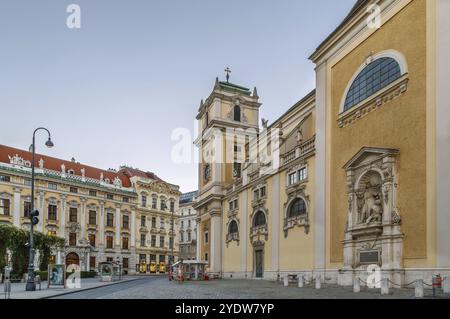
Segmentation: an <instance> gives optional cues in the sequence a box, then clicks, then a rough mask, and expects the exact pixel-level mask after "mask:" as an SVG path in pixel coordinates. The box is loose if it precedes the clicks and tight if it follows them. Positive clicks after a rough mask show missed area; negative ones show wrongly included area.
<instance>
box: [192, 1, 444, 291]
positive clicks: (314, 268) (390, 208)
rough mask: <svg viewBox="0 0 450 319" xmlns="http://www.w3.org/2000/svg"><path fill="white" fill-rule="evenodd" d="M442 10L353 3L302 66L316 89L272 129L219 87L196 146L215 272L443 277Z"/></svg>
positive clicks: (203, 220)
mask: <svg viewBox="0 0 450 319" xmlns="http://www.w3.org/2000/svg"><path fill="white" fill-rule="evenodd" d="M449 9H450V8H449V3H448V2H447V1H445V0H444V1H442V0H436V1H425V0H379V1H369V0H367V1H366V0H359V1H357V2H356V4H355V6H354V7H353V8H352V10H351V12H350V13H349V15H348V16H347V17H346V18H345V19H344V20H343V22H342V23H341V24H340V25H339V27H338V28H337V29H336V30H335V31H334V32H333V33H332V34H330V36H329V37H327V39H326V40H325V41H323V42H322V43H321V44H320V46H319V47H318V48H317V49H316V50H315V52H314V53H313V54H312V55H311V57H310V59H311V60H312V61H313V62H314V63H315V64H316V90H315V91H313V92H311V93H310V94H308V95H307V96H306V97H305V98H303V99H302V100H301V101H299V102H298V103H297V104H296V105H294V106H293V107H291V108H290V109H289V110H288V111H287V112H286V113H285V114H284V115H283V116H281V117H280V118H279V119H278V120H276V121H275V122H274V123H273V124H271V125H270V126H268V125H267V121H265V120H263V121H262V127H259V125H258V124H259V123H258V122H259V117H258V110H259V107H260V104H259V102H258V100H259V97H258V94H257V92H256V89H255V90H254V92H253V93H251V92H250V91H249V90H248V89H246V88H243V87H240V86H237V85H234V84H231V83H228V82H218V81H216V85H215V87H214V89H213V92H212V93H211V95H210V96H209V97H208V99H207V100H206V102H202V104H201V107H200V109H199V113H198V116H197V119H198V121H199V129H200V132H199V133H200V134H199V136H200V137H199V138H198V139H197V140H196V144H197V146H198V147H199V150H200V157H201V159H202V161H201V164H200V167H199V172H200V174H199V196H198V198H197V204H196V208H197V210H198V212H199V227H198V232H199V233H198V238H199V241H198V242H199V244H198V249H199V251H200V253H199V257H200V258H201V259H203V260H207V261H208V262H209V268H210V269H209V270H210V272H211V273H215V274H219V275H221V276H224V277H233V278H258V277H261V278H267V279H277V278H280V277H281V276H286V275H289V274H304V275H307V276H315V275H317V274H319V275H320V276H321V280H323V281H327V282H335V283H339V284H342V285H351V284H352V282H353V280H354V279H355V277H356V276H358V277H362V278H364V277H366V276H367V275H368V272H367V268H368V266H370V265H376V266H377V267H379V269H380V271H381V273H382V274H383V276H387V277H388V278H389V279H390V280H391V281H393V282H395V283H403V282H405V281H409V280H412V279H416V278H423V279H426V280H428V281H429V280H430V277H431V276H432V275H433V274H438V273H439V274H441V275H442V274H449V273H450V250H449V248H448V244H447V243H448V242H449V240H450V237H449V235H448V234H449V232H448V230H449V229H450V216H449V213H448V212H449V211H448V207H449V204H450V203H449V199H448V196H447V192H448V189H450V185H449V179H448V176H450V164H449V163H450V151H449V150H450V145H449V144H450V143H449V140H450V137H449V130H448V126H449V118H450V116H449V115H450V114H449V113H450V107H449V105H448V101H449V100H450V99H449V93H448V90H446V89H445V87H446V86H448V75H449V74H450V71H449V65H448V62H447V61H446V60H445V57H446V56H449V53H450V52H449V43H448V40H447V38H446V36H445V35H446V34H448V31H449V27H450V26H449V22H448V19H446V17H445V14H444V12H449ZM446 10H447V11H446ZM230 136H231V137H230ZM266 136H267V137H266ZM266 142H267V143H266ZM255 148H256V149H258V150H259V152H258V155H257V160H256V161H254V160H253V159H254V158H253V157H252V149H255ZM261 150H262V152H261ZM249 153H250V155H249ZM265 154H267V156H266V155H265Z"/></svg>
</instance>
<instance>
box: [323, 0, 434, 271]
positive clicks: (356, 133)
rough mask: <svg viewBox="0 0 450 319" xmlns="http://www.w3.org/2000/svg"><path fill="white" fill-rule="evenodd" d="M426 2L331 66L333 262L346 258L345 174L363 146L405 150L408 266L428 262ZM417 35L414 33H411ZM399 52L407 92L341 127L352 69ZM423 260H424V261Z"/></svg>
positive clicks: (401, 184) (402, 190)
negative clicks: (373, 57) (378, 55)
mask: <svg viewBox="0 0 450 319" xmlns="http://www.w3.org/2000/svg"><path fill="white" fill-rule="evenodd" d="M425 11H426V1H425V0H416V1H412V2H411V3H410V4H409V5H407V6H406V7H405V8H404V9H403V10H402V11H401V12H400V13H398V14H397V15H396V16H394V17H393V18H392V19H391V20H389V21H387V22H386V23H385V24H384V25H383V27H382V28H381V29H379V30H377V31H376V32H375V33H373V34H372V35H371V36H370V37H369V38H367V39H366V40H365V41H364V42H362V43H361V44H360V45H359V46H358V47H356V48H355V49H354V50H353V51H351V52H350V53H348V54H347V55H346V56H345V57H343V58H342V60H340V61H338V62H337V63H336V64H335V65H334V66H333V67H332V69H331V106H330V107H331V108H330V109H329V110H328V111H329V112H328V114H329V117H330V118H329V122H328V126H329V132H330V133H329V135H328V136H327V137H328V138H329V141H328V145H329V148H328V152H329V153H328V154H329V161H330V162H329V165H330V167H329V168H330V171H329V181H330V187H329V188H328V191H329V192H330V193H329V195H328V196H329V197H328V198H329V200H330V202H329V210H328V214H329V216H328V220H329V223H330V227H329V228H328V230H329V236H327V241H328V246H329V247H330V257H329V258H330V259H329V265H337V264H340V262H342V258H343V256H342V254H343V250H342V244H341V241H342V240H343V239H344V228H345V223H346V209H347V200H346V198H347V197H346V176H345V172H344V170H343V169H342V167H343V165H344V164H345V163H346V162H347V161H348V160H349V159H351V157H352V156H353V155H354V154H356V153H357V152H358V151H359V150H360V149H361V148H362V147H364V146H370V147H384V148H395V149H399V150H400V155H399V156H398V169H399V172H398V190H397V194H398V197H397V199H398V208H399V211H400V214H401V215H402V231H403V232H404V233H405V235H406V237H405V241H404V258H405V259H406V260H408V259H416V261H415V262H411V261H405V265H406V264H414V265H417V266H419V265H424V263H425V259H426V257H427V229H426V227H427V218H426V217H427V214H426V210H427V206H426V205H427V198H426V191H427V190H426V182H427V171H426V147H427V145H426V138H425V137H426V99H425V98H426V89H425V88H426V70H425V67H426V27H425V26H426V18H425V17H426V15H425ZM412 34H414V37H411V35H412ZM391 49H394V50H397V51H399V52H401V53H402V54H403V55H404V56H405V57H406V60H407V63H408V68H409V83H408V90H407V92H405V93H404V94H403V95H401V96H399V97H397V98H396V99H394V100H392V101H390V102H389V103H386V104H385V105H383V106H382V107H380V108H379V109H377V110H375V111H373V112H371V113H370V114H368V115H366V116H365V117H362V118H360V119H358V120H357V121H355V122H354V123H352V124H350V125H349V126H346V127H343V128H339V127H338V124H337V119H338V115H339V107H340V103H341V99H342V97H343V94H344V90H345V88H346V86H347V83H348V81H350V79H351V77H352V75H353V73H354V72H355V71H356V70H357V68H358V67H359V66H360V65H361V64H362V63H363V62H364V61H365V59H366V58H367V56H368V55H369V54H370V53H371V52H373V53H377V52H380V51H384V50H391ZM420 259H421V261H420Z"/></svg>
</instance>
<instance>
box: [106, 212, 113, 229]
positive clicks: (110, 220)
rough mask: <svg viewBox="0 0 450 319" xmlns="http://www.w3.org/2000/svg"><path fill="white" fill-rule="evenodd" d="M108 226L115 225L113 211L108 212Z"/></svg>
mask: <svg viewBox="0 0 450 319" xmlns="http://www.w3.org/2000/svg"><path fill="white" fill-rule="evenodd" d="M106 226H107V227H114V214H113V213H108V214H106Z"/></svg>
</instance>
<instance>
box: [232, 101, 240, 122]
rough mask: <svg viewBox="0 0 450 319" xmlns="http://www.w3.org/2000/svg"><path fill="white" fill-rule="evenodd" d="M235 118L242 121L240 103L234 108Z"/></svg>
mask: <svg viewBox="0 0 450 319" xmlns="http://www.w3.org/2000/svg"><path fill="white" fill-rule="evenodd" d="M233 119H234V120H235V121H236V122H240V121H241V108H240V106H239V105H235V106H234V109H233Z"/></svg>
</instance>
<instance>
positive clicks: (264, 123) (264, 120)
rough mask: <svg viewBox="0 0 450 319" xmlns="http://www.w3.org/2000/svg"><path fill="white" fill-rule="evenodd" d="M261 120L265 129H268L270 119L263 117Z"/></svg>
mask: <svg viewBox="0 0 450 319" xmlns="http://www.w3.org/2000/svg"><path fill="white" fill-rule="evenodd" d="M261 122H262V127H263V128H264V129H266V128H267V125H268V123H269V121H268V120H266V119H264V118H263V119H261Z"/></svg>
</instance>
